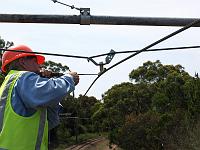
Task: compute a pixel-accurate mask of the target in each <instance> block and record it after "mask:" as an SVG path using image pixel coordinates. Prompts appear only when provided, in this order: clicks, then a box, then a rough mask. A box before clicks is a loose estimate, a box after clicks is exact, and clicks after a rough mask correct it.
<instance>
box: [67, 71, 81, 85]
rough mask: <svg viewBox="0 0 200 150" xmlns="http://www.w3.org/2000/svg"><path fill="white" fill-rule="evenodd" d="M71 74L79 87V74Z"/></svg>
mask: <svg viewBox="0 0 200 150" xmlns="http://www.w3.org/2000/svg"><path fill="white" fill-rule="evenodd" d="M69 74H70V75H71V76H72V77H73V79H74V82H75V85H77V84H78V83H79V75H78V74H77V72H69Z"/></svg>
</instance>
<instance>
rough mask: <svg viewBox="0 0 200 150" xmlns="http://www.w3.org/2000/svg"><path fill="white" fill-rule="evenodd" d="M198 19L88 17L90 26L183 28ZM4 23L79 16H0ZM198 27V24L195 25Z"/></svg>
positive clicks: (70, 20)
mask: <svg viewBox="0 0 200 150" xmlns="http://www.w3.org/2000/svg"><path fill="white" fill-rule="evenodd" d="M197 19H198V18H156V17H124V16H92V15H91V16H90V24H91V25H92V24H93V25H142V26H185V25H186V24H189V23H191V22H193V21H194V20H197ZM0 22H4V23H50V24H81V15H34V14H0ZM195 27H200V24H197V25H195Z"/></svg>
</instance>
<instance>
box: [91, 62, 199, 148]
mask: <svg viewBox="0 0 200 150" xmlns="http://www.w3.org/2000/svg"><path fill="white" fill-rule="evenodd" d="M129 78H130V80H131V81H135V82H134V84H133V83H128V82H126V83H121V84H118V85H114V86H113V87H112V88H111V89H109V90H108V91H107V92H105V94H104V97H103V104H102V105H101V106H100V107H99V109H98V110H97V111H96V112H95V113H94V114H93V120H94V121H95V122H96V123H97V122H98V124H95V126H96V127H101V129H103V131H109V139H110V141H111V142H113V143H115V144H118V145H119V146H120V147H122V148H123V149H125V150H126V149H127V150H129V149H130V150H133V149H136V150H137V149H150V150H151V149H152V150H159V149H194V148H195V147H197V145H199V142H198V139H199V138H200V136H199V135H197V134H194V130H193V129H194V128H196V127H197V126H198V122H199V116H200V109H199V108H200V79H199V78H198V77H196V78H193V77H191V76H190V75H189V74H188V73H187V72H185V70H184V68H183V67H182V66H181V65H175V66H173V65H163V64H161V63H160V61H156V62H151V61H148V62H146V63H144V64H143V66H140V67H138V68H137V69H135V70H132V72H131V73H130V74H129ZM194 135H195V136H197V137H195V136H194ZM192 139H196V141H193V140H192Z"/></svg>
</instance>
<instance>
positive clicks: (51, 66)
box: [43, 60, 69, 73]
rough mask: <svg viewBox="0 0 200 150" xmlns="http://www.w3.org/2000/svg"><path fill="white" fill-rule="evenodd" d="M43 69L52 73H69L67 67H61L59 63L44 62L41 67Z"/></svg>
mask: <svg viewBox="0 0 200 150" xmlns="http://www.w3.org/2000/svg"><path fill="white" fill-rule="evenodd" d="M43 67H44V68H45V69H47V70H50V71H53V72H62V73H63V72H66V71H69V67H68V66H66V65H62V64H61V63H56V62H53V61H50V60H49V61H46V62H45V63H44V65H43Z"/></svg>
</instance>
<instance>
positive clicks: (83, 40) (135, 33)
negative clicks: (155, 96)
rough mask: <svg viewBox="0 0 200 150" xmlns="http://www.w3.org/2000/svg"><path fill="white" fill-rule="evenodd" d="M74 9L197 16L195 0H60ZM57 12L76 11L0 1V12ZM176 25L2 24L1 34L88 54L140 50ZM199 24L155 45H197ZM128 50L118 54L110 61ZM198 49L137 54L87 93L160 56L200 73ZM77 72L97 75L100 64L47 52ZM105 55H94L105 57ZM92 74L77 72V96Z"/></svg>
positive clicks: (38, 46)
mask: <svg viewBox="0 0 200 150" xmlns="http://www.w3.org/2000/svg"><path fill="white" fill-rule="evenodd" d="M59 1H61V2H63V3H66V4H69V5H74V6H76V7H81V8H84V7H88V8H90V9H91V15H105V16H133V17H173V18H200V17H199V16H200V10H199V6H200V1H199V0H148V1H147V0H138V1H134V0H99V1H94V0H59ZM4 13H8V14H9V13H12V14H61V15H65V14H66V15H79V12H78V11H77V10H72V9H70V8H67V7H65V6H62V5H60V4H55V3H53V2H52V1H51V0H42V1H36V0H6V1H2V2H1V5H0V14H4ZM179 28H180V27H153V26H111V25H109V26H108V25H90V26H81V25H69V24H68V25H59V24H14V23H0V36H1V38H3V39H5V40H7V41H13V42H14V43H15V45H18V44H26V45H28V46H30V47H31V48H33V50H34V51H36V52H49V53H59V54H68V55H82V56H92V55H97V54H101V53H106V52H109V51H110V50H111V49H114V50H115V51H124V50H136V49H141V48H143V47H145V46H147V45H149V44H151V43H153V42H155V41H156V40H158V39H160V38H162V37H164V36H166V35H168V34H170V33H172V32H174V31H175V30H178V29H179ZM199 41H200V28H190V29H188V30H186V31H184V32H182V33H180V34H178V35H176V36H174V37H173V38H170V39H168V40H166V41H165V42H163V43H161V44H158V45H157V46H155V47H153V48H164V47H178V46H194V45H200V43H199ZM128 55H130V54H122V55H116V56H115V57H114V59H113V60H112V62H111V63H110V64H109V65H106V66H105V67H106V68H108V67H109V66H111V65H113V64H114V63H116V62H118V61H120V60H121V59H123V58H125V57H127V56H128ZM199 57H200V49H195V50H192V49H191V50H179V51H170V52H169V51H168V52H166V51H165V52H163V51H162V52H148V53H141V54H139V55H137V56H136V57H133V58H131V59H129V60H128V61H126V62H124V63H123V64H120V65H119V66H117V67H115V68H113V69H111V70H110V71H108V72H106V73H105V74H104V75H102V76H101V77H100V78H99V80H97V82H96V83H95V84H94V86H93V87H92V88H91V90H90V91H89V93H88V94H87V95H88V96H95V97H97V98H98V99H100V98H101V95H102V94H103V93H104V92H105V91H107V90H108V89H109V88H111V87H112V86H113V85H115V84H120V83H122V82H127V81H129V78H128V74H129V73H130V72H131V71H132V69H136V68H137V67H139V66H141V65H142V64H143V63H144V62H146V61H148V60H150V61H156V60H160V61H161V62H162V63H163V64H173V65H176V64H181V65H182V66H183V67H185V70H186V71H187V72H189V73H190V75H194V73H195V72H199V73H200V59H199ZM46 59H47V60H52V61H55V62H57V63H59V62H60V63H62V64H63V65H68V66H69V67H70V69H71V70H73V71H77V72H78V73H98V72H99V68H98V67H96V66H95V65H94V64H93V63H91V62H87V61H86V60H85V59H74V58H62V57H52V56H51V57H50V56H46ZM104 59H105V57H101V58H99V59H96V61H97V62H101V61H103V62H104V61H105V60H104ZM94 78H95V76H81V77H80V79H81V80H80V83H79V85H78V86H77V87H76V92H75V94H76V96H78V95H79V94H84V93H85V92H86V90H87V88H88V87H89V85H90V84H91V83H92V81H93V80H94Z"/></svg>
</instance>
